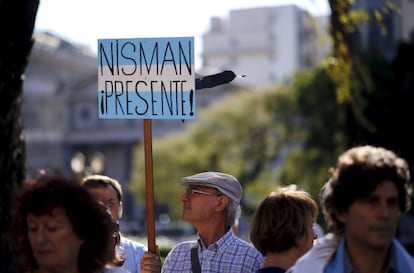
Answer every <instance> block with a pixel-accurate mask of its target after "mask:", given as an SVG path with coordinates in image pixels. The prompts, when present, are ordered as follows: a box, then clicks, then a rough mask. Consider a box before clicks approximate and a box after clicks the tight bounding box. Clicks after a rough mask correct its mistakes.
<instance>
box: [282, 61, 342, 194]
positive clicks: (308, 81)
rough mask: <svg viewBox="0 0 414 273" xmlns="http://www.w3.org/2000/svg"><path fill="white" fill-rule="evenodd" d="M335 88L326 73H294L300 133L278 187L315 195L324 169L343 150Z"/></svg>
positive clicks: (319, 71) (312, 71)
mask: <svg viewBox="0 0 414 273" xmlns="http://www.w3.org/2000/svg"><path fill="white" fill-rule="evenodd" d="M334 90H335V85H334V82H333V81H332V80H331V78H330V77H329V76H328V75H327V73H326V70H325V69H323V68H317V69H314V70H311V71H307V72H302V73H298V74H297V75H296V77H295V81H294V86H293V91H295V92H296V93H297V101H296V103H297V111H298V112H297V113H296V115H297V116H298V117H300V119H301V122H302V126H301V131H302V132H301V133H302V134H304V137H303V141H302V142H301V143H300V146H299V147H298V148H297V149H295V150H293V151H292V153H290V154H289V156H288V157H287V159H286V161H285V162H284V164H283V166H282V168H281V170H280V177H279V179H280V183H281V184H298V185H300V186H302V187H303V188H305V189H306V190H308V191H309V192H310V193H311V194H312V195H313V196H317V194H318V193H319V190H320V188H321V186H322V185H323V183H325V181H326V180H327V177H328V169H329V167H330V166H331V165H332V164H334V162H335V161H336V156H337V155H338V154H339V153H340V152H341V151H342V150H343V149H344V147H345V143H346V138H345V136H344V125H345V109H344V107H343V106H341V105H338V104H337V103H336V98H335V92H334Z"/></svg>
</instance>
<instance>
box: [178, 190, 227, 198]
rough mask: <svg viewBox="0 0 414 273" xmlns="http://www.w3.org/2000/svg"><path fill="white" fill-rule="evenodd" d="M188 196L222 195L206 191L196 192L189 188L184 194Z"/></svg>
mask: <svg viewBox="0 0 414 273" xmlns="http://www.w3.org/2000/svg"><path fill="white" fill-rule="evenodd" d="M184 193H185V194H186V195H190V196H193V195H194V194H203V195H210V196H217V197H218V196H220V195H221V194H219V193H217V192H206V191H200V190H195V189H192V188H187V189H186V190H185V192H184Z"/></svg>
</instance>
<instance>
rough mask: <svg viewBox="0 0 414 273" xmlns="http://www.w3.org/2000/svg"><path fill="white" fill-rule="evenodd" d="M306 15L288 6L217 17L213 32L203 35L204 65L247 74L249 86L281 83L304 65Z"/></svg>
mask: <svg viewBox="0 0 414 273" xmlns="http://www.w3.org/2000/svg"><path fill="white" fill-rule="evenodd" d="M305 16H307V14H306V13H305V12H304V11H303V10H301V9H299V8H298V7H297V6H295V5H288V6H280V7H261V8H252V9H241V10H233V11H230V14H229V18H228V19H224V18H218V17H214V18H212V20H211V30H209V31H208V32H207V33H205V34H204V35H203V65H204V66H208V67H214V68H218V69H231V70H233V71H235V72H236V73H237V74H240V75H246V77H245V78H244V79H243V83H244V84H245V85H246V86H247V87H252V88H265V87H267V86H269V85H272V84H275V83H280V82H281V81H282V80H284V79H285V78H286V77H289V76H292V75H293V73H294V72H295V71H296V70H297V69H298V68H299V67H301V65H302V63H303V61H302V58H303V54H304V53H306V52H305V51H303V50H301V47H302V45H301V35H302V34H303V33H304V27H306V25H305V24H304V21H305V20H304V17H305ZM315 41H316V39H315ZM308 54H311V55H315V54H314V53H312V52H309V53H308Z"/></svg>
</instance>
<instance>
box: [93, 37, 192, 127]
mask: <svg viewBox="0 0 414 273" xmlns="http://www.w3.org/2000/svg"><path fill="white" fill-rule="evenodd" d="M194 91H195V71H194V37H172V38H133V39H99V40H98V111H99V118H101V119H195V113H196V109H195V105H196V103H195V92H194Z"/></svg>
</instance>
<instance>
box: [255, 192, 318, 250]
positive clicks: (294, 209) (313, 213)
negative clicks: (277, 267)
mask: <svg viewBox="0 0 414 273" xmlns="http://www.w3.org/2000/svg"><path fill="white" fill-rule="evenodd" d="M317 214H318V206H317V204H316V202H315V201H314V200H313V199H312V197H311V196H310V195H309V193H307V192H305V191H301V190H291V189H289V187H285V188H283V187H282V188H279V189H278V190H276V191H273V192H271V193H270V194H269V195H268V196H267V197H266V198H265V199H264V200H263V201H262V202H261V203H260V205H259V207H258V208H257V209H256V211H255V213H254V216H253V220H252V223H251V228H250V240H251V241H252V243H253V244H254V246H255V247H256V248H257V249H258V250H259V251H260V252H261V253H262V254H263V255H266V254H267V253H268V252H279V253H280V252H284V251H286V250H289V249H290V248H292V247H294V246H298V242H299V240H301V239H303V238H307V237H306V236H307V234H308V233H307V230H308V228H309V224H312V223H309V222H308V221H307V219H309V216H310V218H311V220H313V221H315V220H316V217H317Z"/></svg>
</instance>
